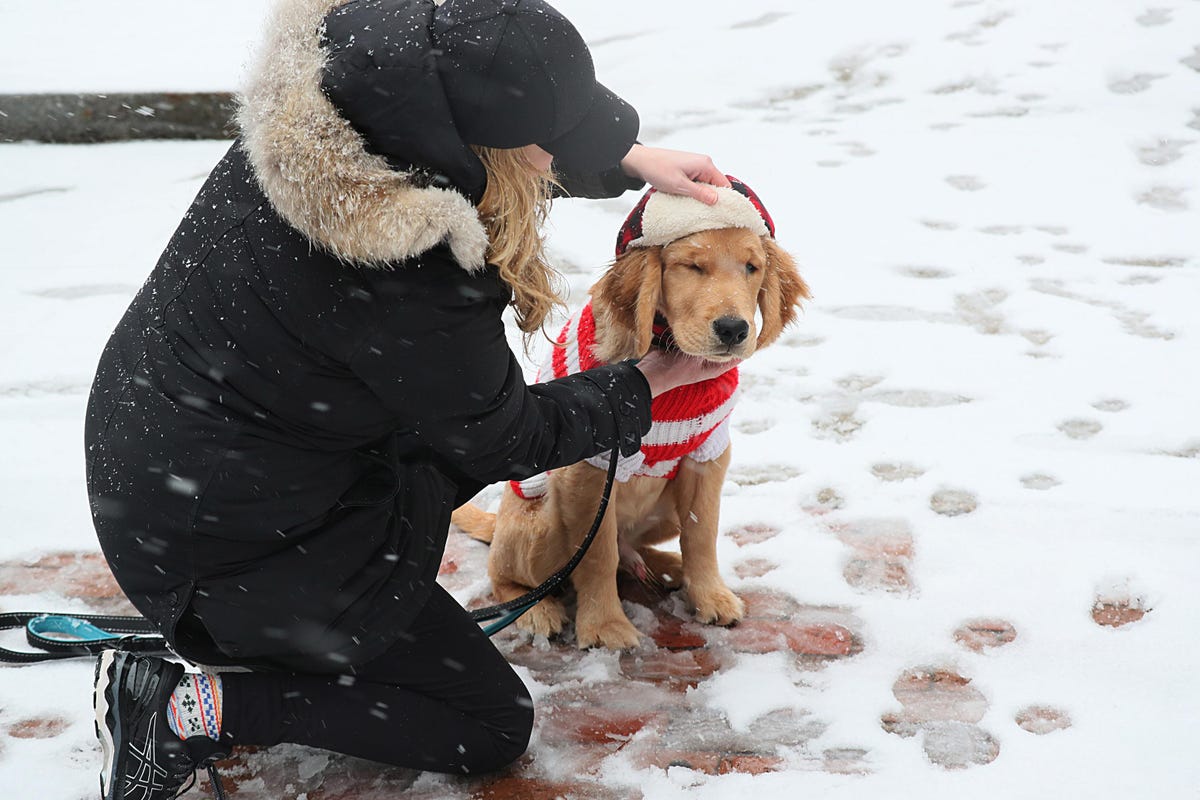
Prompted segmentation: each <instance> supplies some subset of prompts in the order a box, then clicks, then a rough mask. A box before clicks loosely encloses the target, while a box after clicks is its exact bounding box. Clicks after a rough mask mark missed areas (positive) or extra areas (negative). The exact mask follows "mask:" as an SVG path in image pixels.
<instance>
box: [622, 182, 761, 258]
mask: <svg viewBox="0 0 1200 800" xmlns="http://www.w3.org/2000/svg"><path fill="white" fill-rule="evenodd" d="M725 177H726V178H729V182H730V183H731V184H733V188H730V189H727V188H725V187H723V186H716V187H713V188H715V189H716V190H717V203H716V205H712V206H710V205H705V204H704V203H701V202H700V201H699V200H694V199H692V198H691V197H683V196H682V195H675V194H667V193H666V192H660V191H657V190H656V189H649V190H647V192H646V193H645V194H644V195H642V199H641V200H639V201H638V204H637V205H636V206H634V207H633V211H630V212H629V216H628V217H626V218H625V224H624V225H622V226H621V232H620V233H618V234H617V257H618V258H620V257H621V256H623V255H624V254H625V251H626V250H628V249H629V248H631V247H655V246H658V245H667V244H670V243H671V242H673V241H675V240H676V239H679V238H682V237H684V236H688V235H690V234H693V233H698V232H699V231H711V230H716V229H718V228H746V229H747V230H750V231H753V232H754V233H757V234H758V235H759V236H770V237H771V238H772V239H773V238H775V223H774V221H772V219H771V215H770V214H768V213H767V209H766V207H765V206H764V205H763V204H762V201H761V200H759V199H758V195H756V194H755V193H754V190H753V189H751V188H750V187H749V186H747V185H746V184H744V183H742V182H741V181H739V180H738V179H737V178H735V177H733V176H732V175H726V176H725Z"/></svg>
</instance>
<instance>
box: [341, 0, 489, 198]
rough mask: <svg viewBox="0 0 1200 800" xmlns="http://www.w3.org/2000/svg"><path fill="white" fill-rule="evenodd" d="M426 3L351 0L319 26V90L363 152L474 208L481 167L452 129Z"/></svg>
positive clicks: (432, 9) (483, 182) (483, 183)
mask: <svg viewBox="0 0 1200 800" xmlns="http://www.w3.org/2000/svg"><path fill="white" fill-rule="evenodd" d="M436 11H437V7H436V6H435V4H434V3H433V0H358V1H357V2H351V3H347V4H346V5H343V6H340V7H338V8H335V9H334V10H333V11H331V12H330V13H329V15H328V16H326V18H325V26H324V30H323V32H322V35H321V40H320V44H321V47H322V48H323V49H325V50H327V51H328V54H329V55H328V58H327V60H326V62H325V67H324V71H323V74H322V76H321V90H322V91H323V92H324V93H325V95H326V96H327V97H328V98H329V100H330V101H331V102H332V103H333V105H334V106H335V107H336V108H337V109H338V111H339V113H341V115H342V116H344V117H345V118H346V119H347V120H349V122H350V124H351V125H353V126H354V129H355V130H356V131H358V132H359V134H361V135H362V137H363V139H364V140H365V142H366V144H367V148H368V150H370V151H373V152H375V153H377V154H379V155H381V156H383V157H384V158H385V159H387V162H388V164H389V165H391V166H392V168H393V169H397V170H401V171H410V172H412V175H413V178H412V179H413V180H414V181H422V180H424V181H426V182H428V185H432V186H438V187H442V188H451V187H452V188H455V189H457V190H458V191H459V192H461V193H462V194H463V195H465V196H466V197H467V198H468V199H470V200H471V201H472V203H476V204H477V203H478V202H479V200H480V199H481V198H482V197H483V191H484V189H485V188H486V187H487V175H486V173H485V171H484V168H483V164H482V163H481V162H480V160H479V158H478V157H477V156H476V155H475V153H474V152H473V151H472V150H471V148H470V147H469V146H468V145H467V143H466V142H464V141H463V140H462V137H461V136H460V135H459V132H458V130H457V129H456V127H455V122H454V117H453V115H452V113H451V108H450V103H449V101H448V100H447V99H446V90H445V87H444V86H443V85H442V80H441V78H440V77H439V75H438V56H439V55H440V52H439V51H438V49H437V48H436V47H435V46H434V44H433V41H432V39H431V34H430V30H431V26H432V25H433V20H434V15H435V13H436Z"/></svg>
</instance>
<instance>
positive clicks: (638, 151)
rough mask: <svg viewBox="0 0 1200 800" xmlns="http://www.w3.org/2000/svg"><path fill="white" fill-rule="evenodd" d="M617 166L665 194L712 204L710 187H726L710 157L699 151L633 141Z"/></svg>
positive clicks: (713, 190) (714, 192) (715, 194)
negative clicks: (633, 143) (647, 144)
mask: <svg viewBox="0 0 1200 800" xmlns="http://www.w3.org/2000/svg"><path fill="white" fill-rule="evenodd" d="M621 169H622V170H623V171H624V172H625V174H626V175H628V176H630V177H631V178H638V179H639V180H643V181H645V182H646V183H648V184H650V185H651V186H653V187H654V188H655V189H658V190H659V191H660V192H666V193H667V194H679V195H683V196H685V197H691V198H694V199H696V200H699V201H700V202H701V203H704V204H705V205H710V206H711V205H715V204H716V202H717V192H716V190H715V189H713V187H714V186H723V187H725V188H729V186H730V183H729V179H728V178H726V177H725V174H724V173H722V172H721V170H719V169H717V167H716V165H714V164H713V162H712V159H711V158H709V157H708V156H706V155H702V154H700V153H687V152H684V151H682V150H666V149H663V148H661V147H646V146H645V145H641V144H635V145H634V146H633V147H632V148H630V150H629V152H628V153H627V154H626V155H625V157H624V158H623V159H621Z"/></svg>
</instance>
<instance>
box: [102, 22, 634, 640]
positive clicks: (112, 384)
mask: <svg viewBox="0 0 1200 800" xmlns="http://www.w3.org/2000/svg"><path fill="white" fill-rule="evenodd" d="M291 5H292V6H293V7H296V6H299V7H301V9H302V10H305V11H306V13H310V14H315V13H319V12H320V10H321V8H322V6H327V5H328V3H327V2H326V3H321V2H313V0H305V1H304V2H298V3H296V2H294V3H292V4H291ZM293 11H294V8H293ZM282 27H283V28H284V30H283V33H281V34H280V36H281V37H282V38H281V41H280V42H277V45H276V49H275V51H274V52H275V54H276V55H275V56H274V57H273V58H271V59H270V62H269V63H271V65H272V69H271V70H269V71H268V73H266V74H260V76H259V78H258V79H257V83H256V84H255V85H254V86H252V89H251V91H250V92H249V93H248V94H247V100H246V105H245V107H244V108H243V109H242V112H241V123H242V128H243V139H242V140H239V142H237V143H236V144H235V145H234V146H233V147H232V148H231V149H230V151H229V153H228V154H227V155H226V157H225V158H224V160H222V161H221V163H220V164H219V165H218V166H217V167H216V169H215V170H214V171H213V172H212V174H211V176H210V177H209V179H208V181H207V183H206V184H205V186H204V188H203V189H202V190H201V192H200V194H199V195H198V197H197V198H196V201H195V203H194V204H193V206H192V208H191V210H189V212H188V213H187V216H186V217H185V218H184V220H183V222H182V224H181V225H180V227H179V229H178V230H177V231H176V233H175V235H174V237H173V238H172V239H171V242H170V244H169V245H168V246H167V249H166V251H165V252H164V254H163V256H162V258H161V259H160V261H159V263H158V265H157V266H156V267H155V268H154V271H153V273H152V274H151V275H150V278H149V279H148V281H147V282H146V284H145V286H143V288H142V289H141V291H140V292H139V293H138V294H137V296H136V297H135V298H134V300H133V303H132V304H131V305H130V307H129V309H128V311H127V312H126V314H125V316H124V318H123V319H122V320H121V322H120V324H119V325H118V327H117V329H116V331H115V332H114V334H113V336H112V338H111V340H110V341H109V343H108V346H107V348H106V349H105V351H104V354H103V356H102V358H101V362H100V365H99V369H98V371H97V374H96V379H95V383H94V385H93V388H92V395H91V398H90V402H89V407H88V418H87V426H86V440H87V441H86V444H87V461H88V465H87V468H88V489H89V494H90V497H91V501H92V510H93V517H94V520H95V525H96V529H97V531H98V534H99V538H100V543H101V546H102V548H103V550H104V552H105V554H106V556H107V558H108V560H109V563H110V565H111V567H112V569H113V572H114V575H115V576H116V578H117V580H118V582H119V583H120V584H121V586H122V588H123V589H124V590H125V592H126V594H128V595H129V597H130V599H131V600H132V601H133V603H134V605H135V606H137V608H138V609H139V610H140V611H141V612H142V613H144V614H145V615H146V616H148V617H149V618H150V619H152V620H154V621H155V622H156V623H157V624H158V625H159V626H160V627H161V628H162V629H163V631H164V633H165V634H166V635H167V637H168V639H169V640H171V641H173V642H174V643H175V645H176V646H177V649H179V650H180V651H181V652H182V653H183V654H184V655H190V656H192V657H194V658H195V659H197V660H202V661H207V662H208V663H222V662H225V663H237V662H242V663H253V662H254V661H255V659H268V660H269V659H270V658H271V657H272V656H274V655H278V654H287V653H302V654H321V655H328V656H329V657H330V658H331V659H333V660H334V661H335V662H337V661H341V662H345V661H349V662H351V663H354V662H359V661H362V660H366V659H369V658H370V657H372V656H374V655H376V654H378V653H380V652H382V651H383V650H384V649H386V648H387V646H388V645H389V644H390V643H391V642H393V641H394V640H395V639H396V637H397V636H399V635H402V631H403V630H404V628H405V627H406V625H407V624H408V622H409V621H410V620H411V618H412V617H413V615H415V613H416V612H417V611H418V610H419V609H420V607H421V606H422V604H423V603H424V601H425V599H426V598H427V597H428V594H429V592H430V591H431V590H432V588H433V584H434V580H435V578H436V575H437V569H438V565H439V562H440V558H441V554H442V551H443V548H444V545H445V538H446V535H447V529H448V526H449V516H450V512H451V510H452V509H453V508H454V507H455V506H456V505H458V504H461V503H462V502H464V501H465V500H466V499H468V498H469V497H471V496H472V495H473V494H474V493H475V492H476V491H478V489H480V488H482V486H483V485H484V484H486V483H490V482H495V481H500V480H504V479H510V478H522V477H526V476H528V475H531V474H534V473H536V472H539V471H544V470H546V469H552V468H555V467H561V466H564V465H566V464H570V463H573V462H575V461H578V460H580V459H582V458H585V457H588V456H591V455H595V454H597V453H599V452H603V451H606V450H610V449H612V448H613V447H614V446H616V447H618V448H619V449H620V451H621V452H622V453H624V454H629V453H632V452H634V451H636V450H637V448H638V446H639V444H640V439H641V436H642V435H643V434H644V433H645V431H646V430H648V429H649V426H650V393H649V389H648V386H647V385H646V382H645V379H644V378H643V377H642V376H641V373H640V372H638V371H637V370H636V369H635V368H633V367H631V366H629V365H614V366H611V367H605V368H601V369H598V370H593V371H590V372H587V373H582V374H580V375H577V376H572V377H570V378H566V379H563V380H557V381H551V382H548V383H541V384H537V385H535V386H526V385H525V382H524V380H523V376H522V372H521V369H520V367H519V365H518V363H517V360H516V359H515V357H514V356H513V354H512V353H511V352H510V350H509V348H508V346H507V343H506V340H505V335H504V328H503V324H502V321H501V313H502V311H503V310H504V308H505V306H506V304H507V302H508V301H509V299H510V292H509V290H508V288H507V287H506V286H505V285H504V284H503V283H502V282H501V281H500V280H499V278H498V277H497V274H496V271H495V269H494V268H491V267H488V266H486V265H485V264H484V263H483V248H484V247H486V237H484V236H483V233H482V227H481V226H480V225H479V222H478V217H477V215H476V213H475V210H474V208H473V206H472V205H471V203H470V202H469V201H467V200H466V199H465V198H464V196H463V194H462V193H460V192H456V191H454V190H452V189H446V188H438V187H436V186H431V185H429V183H428V181H427V180H425V179H424V178H422V179H421V180H418V179H417V178H416V177H414V176H413V175H410V174H407V173H403V172H397V171H396V170H395V169H393V168H392V167H390V166H389V165H388V164H387V163H385V162H384V161H383V159H381V158H380V157H379V156H377V155H373V154H372V153H371V152H370V151H369V149H368V146H367V145H366V143H365V142H364V141H363V139H362V138H361V136H360V135H359V134H358V132H357V131H355V130H354V129H353V128H351V127H350V126H349V125H348V124H345V123H344V120H342V119H341V117H340V116H339V114H338V111H337V109H335V108H334V107H333V106H332V104H330V103H329V101H328V100H327V99H326V98H325V96H324V94H323V93H322V92H321V90H320V87H319V86H317V85H315V83H314V82H313V81H312V75H313V74H315V73H313V72H312V71H311V70H309V71H307V72H305V71H304V70H303V69H302V67H303V64H300V65H297V64H288V63H286V62H287V58H293V59H295V58H300V59H303V58H319V57H320V50H319V49H318V48H317V46H316V44H315V39H314V41H312V42H308V41H299V42H295V41H290V40H288V39H287V37H288V36H295V35H296V30H316V26H314V27H311V28H305V27H303V26H300V27H297V26H282ZM302 38H303V37H302ZM281 53H282V55H280V54H281ZM289 53H290V55H289ZM297 53H299V55H297ZM313 53H316V54H317V55H313ZM281 60H282V61H283V62H284V63H282V64H281V63H279V62H280V61H281ZM305 75H307V78H305V77H296V76H305ZM331 131H332V133H331ZM435 168H436V165H435ZM425 177H427V175H426V176H425ZM568 186H569V187H571V188H573V189H575V190H576V191H583V192H586V193H588V194H592V195H602V196H612V195H615V194H617V193H619V192H620V191H621V190H622V189H624V188H627V187H629V182H628V181H627V179H624V178H623V176H620V175H619V173H618V172H612V173H610V174H608V175H605V176H598V177H593V178H592V179H590V180H588V181H584V182H582V183H580V182H571V181H568ZM187 608H190V609H191V610H192V611H193V612H195V614H194V615H192V614H189V615H188V619H189V620H191V619H193V618H194V617H198V618H199V619H200V620H202V623H203V628H204V635H203V636H201V637H199V638H197V639H196V642H202V643H203V644H202V645H201V644H196V646H192V644H191V643H190V642H189V641H188V640H187V639H186V638H185V637H184V636H183V633H182V632H179V635H177V632H176V624H177V622H178V620H179V619H180V616H181V614H183V612H184V610H185V609H187ZM209 640H211V642H210V641H209ZM211 643H215V645H216V647H217V649H218V650H219V652H213V651H212V650H211Z"/></svg>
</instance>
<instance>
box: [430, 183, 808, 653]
mask: <svg viewBox="0 0 1200 800" xmlns="http://www.w3.org/2000/svg"><path fill="white" fill-rule="evenodd" d="M734 185H735V188H734V189H720V190H719V193H720V194H721V199H720V201H719V202H718V204H717V206H716V207H711V208H710V207H706V206H703V204H701V203H699V202H698V201H694V200H689V199H685V198H679V197H673V196H669V195H658V194H656V193H655V192H654V191H653V190H651V191H650V192H648V193H647V195H646V196H644V197H643V198H642V201H641V202H640V203H639V204H638V206H637V207H636V208H635V210H634V212H633V213H632V214H631V215H630V218H629V219H628V220H626V223H625V226H624V227H623V228H622V233H621V236H620V239H619V244H618V257H617V259H616V261H615V262H614V263H613V265H612V266H611V268H610V269H609V270H608V271H607V272H606V273H605V275H604V276H603V277H602V278H601V279H600V280H599V281H598V282H597V283H596V285H595V286H593V287H592V290H591V302H590V303H589V304H588V306H585V307H584V309H582V310H581V311H580V312H579V313H577V314H576V315H575V316H574V317H573V318H572V320H571V321H570V322H568V323H567V325H566V327H564V329H563V333H562V334H560V337H559V342H558V345H559V346H558V348H557V349H556V351H555V353H554V354H553V355H552V358H551V360H550V363H549V364H548V365H547V367H545V368H543V371H542V375H540V376H539V379H541V378H550V377H557V376H559V375H561V374H565V372H567V371H571V372H573V371H578V370H580V369H587V368H588V367H589V366H591V365H593V364H596V363H611V362H616V361H622V360H625V359H629V358H639V357H641V356H643V355H645V354H646V353H647V352H649V350H650V348H651V347H674V348H677V349H678V350H680V351H682V352H683V353H686V354H688V355H691V356H694V357H697V358H704V359H709V360H712V361H730V360H733V359H739V360H741V359H746V358H748V357H750V356H751V355H752V354H753V353H754V352H755V351H756V350H759V349H761V348H763V347H766V346H767V345H769V344H771V342H773V341H774V340H775V339H776V338H777V337H778V336H779V334H780V333H781V331H782V330H783V328H784V327H785V326H786V325H788V324H789V323H790V322H792V321H793V319H794V318H795V315H796V308H797V304H798V303H799V301H800V300H801V299H802V298H807V297H808V296H809V295H808V287H807V286H806V285H805V283H804V281H803V280H802V279H801V277H800V275H799V273H798V272H797V270H796V266H795V263H794V261H793V259H792V258H791V256H789V255H788V254H787V253H786V252H785V251H784V250H783V249H782V248H780V247H779V245H778V244H776V242H775V239H774V226H773V223H772V222H771V219H770V217H769V215H768V214H767V213H766V210H765V209H764V208H763V207H762V204H761V202H759V201H758V198H757V197H756V196H755V195H754V193H753V192H752V191H750V190H749V189H748V188H747V187H745V186H744V184H740V183H738V182H736V181H735V184H734ZM756 312H757V315H758V316H759V317H760V318H761V325H759V324H758V323H757V322H756ZM550 372H553V375H551V374H550ZM736 387H737V370H736V368H734V369H732V370H730V371H729V372H727V373H726V374H725V375H723V376H721V377H720V378H716V379H713V380H712V381H705V382H703V384H693V385H692V386H689V387H680V388H679V389H674V390H672V391H670V392H667V393H665V394H663V395H660V396H659V397H657V398H655V400H654V403H653V408H652V416H653V419H654V423H653V427H652V428H651V431H650V433H649V434H648V435H647V436H646V437H645V438H644V439H643V442H642V450H641V452H640V453H638V454H635V455H634V456H633V457H631V458H628V459H623V460H622V463H621V467H620V469H619V471H618V482H617V483H615V485H614V486H613V491H612V497H611V501H610V505H609V507H608V512H607V514H606V515H605V518H604V521H603V523H602V526H601V528H600V531H599V533H598V535H597V537H596V539H595V541H594V542H593V543H592V546H591V548H590V549H589V550H588V553H587V556H586V557H585V558H584V559H583V560H582V562H580V564H579V567H578V568H577V569H576V570H575V572H574V573H573V574H572V576H571V580H572V583H573V585H574V588H575V592H576V598H577V603H576V612H575V636H576V642H577V643H578V646H579V647H581V648H587V647H594V646H603V647H608V648H612V649H622V648H628V647H632V646H635V645H636V644H637V642H638V631H637V629H636V628H635V627H634V626H633V624H632V623H630V621H629V619H628V618H627V617H626V615H625V612H624V611H623V609H622V608H621V601H620V598H619V597H618V594H617V571H618V568H619V567H624V568H625V569H628V570H630V571H631V572H633V573H634V574H635V575H637V576H638V577H639V578H640V579H641V580H643V581H650V582H655V583H661V584H663V585H665V586H667V587H671V588H675V587H683V588H684V590H685V591H686V596H687V598H688V601H689V603H690V605H691V607H692V608H694V609H695V613H696V617H697V618H698V619H700V620H701V621H703V622H706V623H715V624H718V625H729V624H731V623H734V622H736V621H737V620H738V619H740V618H741V616H742V614H743V612H744V606H743V604H742V601H741V600H740V599H739V598H738V597H737V596H736V595H735V594H734V593H733V592H732V591H730V590H729V588H728V587H727V586H726V585H725V582H724V580H722V578H721V575H720V572H719V570H718V566H717V557H716V540H717V533H718V519H719V515H720V499H721V484H722V482H723V480H724V477H725V471H726V468H727V466H728V464H729V458H730V450H729V444H728V442H729V438H728V428H729V412H730V411H731V410H732V407H733V402H734V400H735V398H736ZM627 462H628V463H627ZM607 463H608V455H607V454H605V455H602V456H599V457H597V458H595V459H589V460H588V461H584V462H580V463H578V464H574V465H572V466H570V467H566V468H564V469H559V470H554V471H552V472H550V473H547V474H546V475H544V476H536V477H535V478H532V479H530V480H528V481H523V482H520V483H517V482H512V483H510V484H509V485H508V486H507V487H506V488H505V490H504V496H503V498H502V499H501V502H500V508H499V511H498V513H497V514H495V515H492V514H488V513H486V512H484V511H482V510H480V509H478V508H476V507H475V506H472V505H469V504H468V505H466V506H463V507H462V508H460V509H458V510H457V511H456V512H455V513H454V517H453V521H454V523H455V524H456V525H457V526H458V527H459V528H461V529H462V530H464V531H466V532H467V533H468V534H470V535H471V536H473V537H475V538H477V539H480V540H482V541H490V542H491V545H492V548H491V552H490V553H489V559H488V573H489V575H490V577H491V580H492V588H493V591H494V593H495V595H496V598H497V599H498V600H499V601H501V602H506V601H509V600H512V599H514V598H516V597H519V596H520V595H522V594H524V593H525V592H527V591H529V589H531V588H533V587H535V586H537V585H538V584H540V583H541V582H542V581H543V580H545V579H546V578H547V577H549V576H550V575H551V574H552V573H553V572H554V571H555V570H556V569H558V568H559V567H561V566H562V565H563V564H564V563H565V562H566V561H567V560H568V559H569V558H570V557H571V555H572V554H573V553H574V552H575V550H576V548H577V547H578V545H579V543H580V542H581V541H582V539H583V537H584V536H585V535H586V533H587V531H588V529H589V528H590V527H591V524H592V519H593V517H594V515H595V512H596V507H597V504H598V503H599V500H600V495H601V492H602V490H603V487H604V482H605V468H606V467H607ZM676 538H678V539H679V549H680V552H679V553H675V552H672V551H667V550H660V549H658V548H657V547H655V545H658V544H662V543H664V542H668V541H670V540H673V539H676ZM565 622H567V614H566V611H565V608H564V606H563V604H562V601H561V600H560V599H558V598H557V597H554V596H551V597H547V598H545V599H544V600H542V601H541V602H540V603H538V604H537V605H536V606H535V607H534V608H532V609H531V610H530V611H529V612H528V613H526V614H525V615H524V616H523V617H522V618H521V619H520V620H519V621H518V625H519V626H520V627H522V628H524V629H525V630H528V631H531V632H533V633H535V634H541V635H545V636H553V635H555V634H558V633H560V632H561V631H562V629H563V625H564V623H565Z"/></svg>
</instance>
